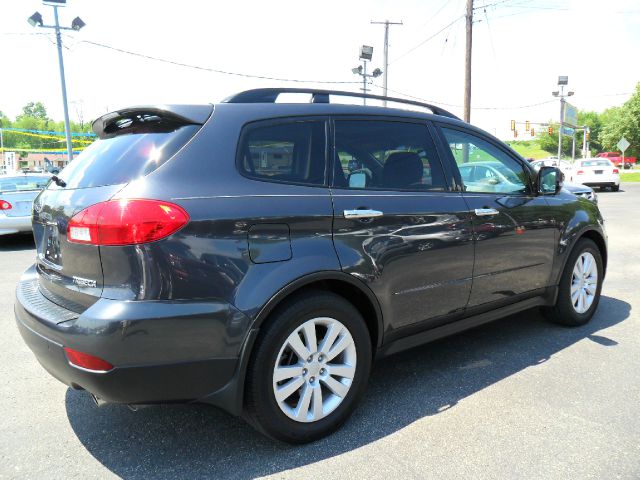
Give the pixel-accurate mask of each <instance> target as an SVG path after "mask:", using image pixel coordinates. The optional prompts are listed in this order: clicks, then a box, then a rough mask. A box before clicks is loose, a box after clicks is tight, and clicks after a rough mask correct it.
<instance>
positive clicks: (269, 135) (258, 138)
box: [238, 120, 326, 185]
mask: <svg viewBox="0 0 640 480" xmlns="http://www.w3.org/2000/svg"><path fill="white" fill-rule="evenodd" d="M324 132H325V127H324V122H322V121H311V120H305V121H293V122H290V121H287V122H282V123H279V122H278V123H277V124H267V125H265V124H262V125H261V124H255V125H250V126H249V127H247V128H246V130H245V132H244V135H243V136H242V142H241V145H240V149H239V151H238V153H239V156H240V159H239V162H238V163H239V166H240V168H241V169H242V172H243V173H244V174H245V175H246V176H248V177H254V178H257V179H261V180H267V181H271V182H286V183H301V184H308V185H323V184H324V177H325V163H326V162H325V143H326V142H325V134H324Z"/></svg>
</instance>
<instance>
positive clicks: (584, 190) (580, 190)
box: [531, 160, 598, 203]
mask: <svg viewBox="0 0 640 480" xmlns="http://www.w3.org/2000/svg"><path fill="white" fill-rule="evenodd" d="M546 161H547V160H537V161H536V162H532V163H531V165H532V166H533V168H534V169H535V170H536V171H538V170H540V168H541V167H543V166H545V162H546ZM562 163H565V162H564V161H562V162H561V164H560V169H561V170H562V169H563V165H562ZM566 163H568V162H566ZM565 171H573V168H570V169H567V167H566V166H565V167H564V170H563V174H564V175H565V179H566V178H567V177H566V173H565ZM562 188H563V189H564V190H567V191H569V192H571V193H572V194H574V195H576V196H578V197H581V198H586V199H587V200H589V201H591V202H594V203H598V196H597V195H596V192H595V191H594V190H593V188H591V187H589V186H587V185H582V184H578V183H570V182H567V181H565V182H564V184H563V187H562Z"/></svg>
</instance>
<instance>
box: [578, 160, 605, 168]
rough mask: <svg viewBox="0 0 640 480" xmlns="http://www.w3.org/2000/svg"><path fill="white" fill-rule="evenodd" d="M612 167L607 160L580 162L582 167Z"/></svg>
mask: <svg viewBox="0 0 640 480" xmlns="http://www.w3.org/2000/svg"><path fill="white" fill-rule="evenodd" d="M612 165H613V164H612V163H611V162H610V161H609V160H585V161H583V162H582V166H583V167H610V166H612Z"/></svg>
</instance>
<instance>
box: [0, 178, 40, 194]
mask: <svg viewBox="0 0 640 480" xmlns="http://www.w3.org/2000/svg"><path fill="white" fill-rule="evenodd" d="M50 178H51V177H31V176H29V177H26V176H25V177H9V178H0V192H2V193H8V192H26V191H29V190H42V189H43V188H44V187H46V185H47V182H48V181H49V179H50Z"/></svg>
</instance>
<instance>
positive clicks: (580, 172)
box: [576, 170, 584, 175]
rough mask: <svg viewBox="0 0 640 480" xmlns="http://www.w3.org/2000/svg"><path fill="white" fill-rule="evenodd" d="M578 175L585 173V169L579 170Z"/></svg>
mask: <svg viewBox="0 0 640 480" xmlns="http://www.w3.org/2000/svg"><path fill="white" fill-rule="evenodd" d="M576 175H584V170H578V171H577V172H576Z"/></svg>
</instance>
